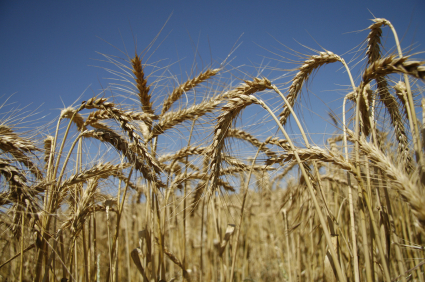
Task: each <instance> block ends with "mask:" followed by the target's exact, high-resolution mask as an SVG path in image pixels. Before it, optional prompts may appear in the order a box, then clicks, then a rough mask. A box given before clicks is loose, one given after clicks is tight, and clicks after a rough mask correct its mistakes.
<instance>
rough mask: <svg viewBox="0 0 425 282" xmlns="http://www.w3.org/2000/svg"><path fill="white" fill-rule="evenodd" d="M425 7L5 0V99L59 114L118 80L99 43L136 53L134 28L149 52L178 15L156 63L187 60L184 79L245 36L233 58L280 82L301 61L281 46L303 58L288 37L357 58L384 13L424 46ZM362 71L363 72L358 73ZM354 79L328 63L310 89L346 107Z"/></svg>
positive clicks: (405, 38) (0, 80)
mask: <svg viewBox="0 0 425 282" xmlns="http://www.w3.org/2000/svg"><path fill="white" fill-rule="evenodd" d="M170 15H171V17H170ZM424 15H425V1H423V0H417V1H388V0H387V1H229V0H228V1H220V0H216V1H200V0H198V1H171V0H170V1H18V0H16V1H7V0H4V1H0V42H1V43H0V96H2V98H1V99H2V101H4V100H5V99H6V98H8V97H9V96H11V95H12V94H13V96H12V97H11V98H10V101H11V102H16V104H15V105H21V106H27V105H30V106H29V107H28V109H34V108H37V107H39V111H40V112H41V113H42V114H41V115H48V118H49V119H54V118H55V117H57V116H58V114H59V109H61V108H63V106H64V105H65V106H69V105H71V104H72V103H73V102H74V101H76V100H77V98H78V97H79V96H80V95H81V94H82V93H84V95H83V96H82V98H81V99H79V100H78V103H79V102H81V101H83V100H87V99H88V98H90V97H92V96H93V94H94V93H96V94H97V93H99V90H100V89H101V88H102V87H103V88H105V87H106V86H107V85H108V81H107V80H105V79H104V78H108V77H112V75H111V74H110V73H108V72H106V71H105V70H104V69H102V68H96V67H93V65H94V66H101V67H111V68H112V69H114V67H113V66H112V65H110V64H105V63H103V62H99V61H96V60H97V59H102V56H101V55H99V54H97V53H96V52H100V53H105V54H110V55H116V56H119V57H122V58H124V55H123V54H122V53H120V52H119V51H118V50H117V49H115V48H113V47H112V46H111V45H114V46H116V47H117V48H119V49H121V50H125V48H126V49H127V51H128V53H129V54H130V55H132V54H134V47H135V40H134V37H136V38H137V47H138V51H142V50H143V49H144V48H145V47H146V46H147V45H148V44H149V43H150V42H151V41H152V40H153V38H154V37H155V36H156V34H157V33H158V32H159V30H160V29H161V28H162V26H163V25H164V23H165V22H166V21H167V19H168V18H169V17H170V19H169V21H168V23H167V24H166V25H165V27H164V29H163V31H162V33H161V35H160V37H159V39H158V41H157V42H158V43H159V42H162V43H161V44H156V45H155V48H157V49H156V50H155V52H153V49H151V50H150V51H149V52H148V54H149V55H152V57H151V58H150V62H157V61H158V60H163V61H161V62H159V63H158V64H160V65H167V64H171V63H175V62H178V63H176V64H175V65H173V67H171V68H170V72H171V73H173V75H176V76H177V78H178V80H180V81H182V80H184V79H185V78H187V77H188V75H189V74H190V72H191V68H192V66H193V62H194V54H195V51H194V50H195V49H197V53H196V54H197V55H198V56H197V58H196V68H195V73H198V72H199V71H200V70H201V69H205V67H207V66H210V65H212V66H213V67H217V66H218V65H219V63H220V62H222V61H223V60H224V59H225V58H226V57H227V55H228V54H229V53H230V51H231V50H232V48H233V46H234V45H235V44H237V45H238V46H239V47H238V48H237V49H236V51H235V52H233V53H232V54H231V59H232V62H231V65H232V66H243V65H244V66H245V67H243V68H242V70H243V71H244V72H245V73H246V74H247V75H249V76H256V75H258V74H259V71H260V70H261V74H262V75H265V76H267V77H268V78H269V79H271V80H275V79H276V80H275V83H283V82H284V81H287V80H288V79H286V80H285V79H277V78H278V77H280V76H281V75H283V74H284V72H283V71H282V70H281V69H288V68H295V67H297V65H288V64H284V63H282V62H279V61H277V60H276V59H279V56H278V55H282V56H287V57H290V58H294V57H291V56H288V55H287V54H285V53H284V51H288V49H285V47H284V46H282V45H280V43H279V42H281V43H283V44H285V45H286V46H288V47H289V48H292V49H294V50H297V51H299V52H301V53H304V54H313V52H312V51H310V50H308V49H307V48H305V47H302V46H301V45H300V44H303V45H305V46H308V47H311V48H314V49H317V50H320V49H321V47H320V46H322V47H323V48H325V49H328V50H330V51H333V52H334V53H336V54H339V55H343V57H344V58H345V60H346V61H350V60H351V59H352V58H353V56H355V54H353V53H348V52H349V51H350V50H351V49H352V48H355V47H356V46H358V45H359V44H361V43H362V42H363V41H364V40H365V38H366V36H367V33H368V31H367V30H364V29H366V28H367V27H368V26H369V25H370V24H371V23H372V22H371V21H370V19H372V18H373V17H374V16H375V17H383V18H386V19H388V20H390V21H391V22H392V24H393V25H394V26H395V28H396V29H397V31H398V33H399V37H400V39H401V40H402V47H404V48H406V49H405V51H406V52H409V50H410V49H409V47H410V46H414V47H415V49H414V50H413V52H419V51H423V50H425V37H424V35H425V32H424V27H425V16H424ZM361 30H363V31H361ZM133 36H134V37H133ZM100 38H101V39H100ZM103 40H104V41H103ZM105 41H107V42H108V43H110V44H111V45H109V44H108V43H106V42H105ZM278 41H279V42H278ZM239 43H241V44H240V45H239ZM383 43H384V44H386V46H387V51H390V52H391V51H393V50H394V49H391V48H393V47H394V43H393V37H392V34H391V33H389V29H388V28H384V37H383ZM196 46H197V48H196ZM270 51H271V52H270ZM411 52H412V51H411ZM273 53H275V54H273ZM344 54H345V55H344ZM357 54H358V55H361V54H360V53H357ZM416 58H425V56H424V55H423V54H420V55H417V56H416ZM93 59H94V60H93ZM360 59H361V58H357V59H356V61H359V60H360ZM361 65H362V63H360V66H361ZM266 66H268V67H267V68H265V67H266ZM272 67H276V68H278V69H274V70H272ZM229 68H230V66H229ZM115 70H117V69H116V68H115ZM232 74H233V77H232V78H233V79H234V80H235V81H236V82H235V83H237V79H238V78H246V76H245V75H244V73H242V72H238V71H233V72H232ZM356 75H357V76H358V75H359V71H357V72H354V76H356ZM225 76H226V75H225ZM229 77H230V74H229ZM348 85H349V80H348V77H347V75H346V74H345V72H344V71H343V70H342V69H341V68H340V66H339V65H337V66H326V67H324V68H323V69H321V70H320V71H319V72H318V73H317V75H316V76H315V78H314V80H313V81H312V82H311V84H310V87H309V89H310V91H311V92H312V94H313V95H312V96H313V97H314V95H317V96H318V97H320V99H323V100H324V101H327V103H330V102H331V101H334V103H336V104H335V107H340V106H341V103H342V97H343V95H344V94H345V93H346V92H344V91H341V90H337V91H334V90H335V89H346V88H347V86H348ZM62 101H63V102H62ZM309 102H310V105H309V104H308V103H307V104H306V106H312V107H313V108H314V109H315V111H316V112H317V113H318V114H319V115H320V116H323V113H326V107H325V106H324V105H323V104H322V103H321V102H320V101H319V100H316V99H315V98H311V100H309ZM329 105H330V106H331V107H334V106H333V104H332V103H330V104H329ZM275 106H277V105H275ZM335 110H336V111H338V109H335ZM304 113H305V112H304ZM305 121H306V123H308V124H309V126H310V127H311V128H310V130H309V131H310V132H313V133H314V132H323V131H328V130H330V131H332V130H331V129H327V126H328V124H324V123H323V122H322V120H321V119H320V118H317V116H316V115H315V114H306V117H305ZM315 122H316V124H315ZM257 128H258V127H257Z"/></svg>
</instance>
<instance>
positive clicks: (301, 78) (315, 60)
mask: <svg viewBox="0 0 425 282" xmlns="http://www.w3.org/2000/svg"><path fill="white" fill-rule="evenodd" d="M340 60H341V58H340V57H339V56H338V55H335V54H334V53H332V52H330V51H326V52H320V53H319V55H313V56H310V57H309V58H307V60H305V61H304V63H303V65H302V66H301V67H300V68H299V69H298V70H299V71H298V73H297V74H296V75H295V77H294V78H293V79H292V84H291V86H290V87H289V90H288V95H287V97H286V98H287V100H288V103H289V105H290V106H291V107H293V106H294V105H295V101H296V99H297V97H298V95H299V93H300V92H301V89H302V87H303V84H304V82H306V81H307V80H308V78H309V76H310V74H311V73H312V72H313V71H314V70H316V69H318V68H320V67H321V66H323V65H325V64H330V63H335V62H338V61H340ZM290 113H291V112H290V110H289V109H288V107H287V106H286V104H285V105H284V106H283V111H282V113H281V114H280V122H281V123H282V124H286V121H287V119H288V117H289V114H290Z"/></svg>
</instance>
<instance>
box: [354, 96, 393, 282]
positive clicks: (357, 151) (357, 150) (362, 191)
mask: <svg viewBox="0 0 425 282" xmlns="http://www.w3.org/2000/svg"><path fill="white" fill-rule="evenodd" d="M359 105H360V94H358V96H357V102H356V123H355V139H356V140H359V138H360V134H359V133H360V128H359V117H360V114H359V112H360V109H359V108H360V107H359ZM359 147H360V145H359V142H358V141H356V144H355V154H356V170H357V171H356V174H357V176H358V178H359V179H360V180H361V174H360V148H359ZM362 182H363V181H362V180H361V181H360V183H358V187H359V188H358V189H359V197H361V196H363V200H364V201H365V202H366V206H367V209H368V211H369V216H370V217H371V220H372V226H373V231H374V232H375V234H379V230H378V228H377V227H376V224H375V218H374V215H373V210H372V206H371V204H370V201H369V197H368V195H367V192H366V191H365V189H364V185H363V183H362ZM360 207H361V208H360V211H361V210H362V207H363V202H362V201H361V200H360ZM361 220H362V225H363V224H365V223H364V222H363V220H364V218H361ZM365 231H366V226H365V225H364V230H363V232H365ZM364 235H365V236H364V237H363V240H365V238H367V234H364ZM375 240H376V243H377V245H378V249H379V255H380V256H381V263H382V266H383V269H384V277H385V280H386V281H391V278H390V273H389V270H388V266H387V264H386V260H385V256H384V252H383V249H382V244H381V241H380V240H379V237H378V236H376V237H375ZM366 249H367V248H364V250H365V256H366ZM366 259H367V258H366ZM371 279H372V276H371ZM372 281H373V280H372Z"/></svg>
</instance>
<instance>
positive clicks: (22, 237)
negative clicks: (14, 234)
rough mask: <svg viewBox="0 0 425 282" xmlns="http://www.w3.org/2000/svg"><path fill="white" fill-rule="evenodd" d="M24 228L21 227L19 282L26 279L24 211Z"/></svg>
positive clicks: (23, 216)
mask: <svg viewBox="0 0 425 282" xmlns="http://www.w3.org/2000/svg"><path fill="white" fill-rule="evenodd" d="M21 218H22V226H21V265H20V266H19V282H22V281H23V279H24V235H25V232H24V230H25V229H24V224H25V210H22V216H21Z"/></svg>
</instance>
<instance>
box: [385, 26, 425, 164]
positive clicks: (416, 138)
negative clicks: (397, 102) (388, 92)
mask: <svg viewBox="0 0 425 282" xmlns="http://www.w3.org/2000/svg"><path fill="white" fill-rule="evenodd" d="M386 24H387V25H388V26H389V27H390V28H391V31H392V33H393V34H394V40H395V43H396V46H397V51H398V56H399V57H400V58H402V57H403V52H402V51H401V46H400V41H399V40H398V35H397V32H396V30H395V28H394V26H393V25H392V24H391V22H390V21H387V22H386ZM403 76H404V83H405V84H406V92H407V99H408V101H409V105H408V107H409V108H410V112H411V114H412V119H411V120H412V123H413V132H414V138H413V141H414V145H415V150H416V153H417V154H418V155H419V156H420V160H421V161H422V158H421V157H422V154H420V152H421V149H420V148H421V145H420V141H421V140H420V137H419V131H418V122H417V120H416V111H415V104H414V102H413V96H412V90H411V88H410V82H409V76H408V75H407V74H403Z"/></svg>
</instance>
